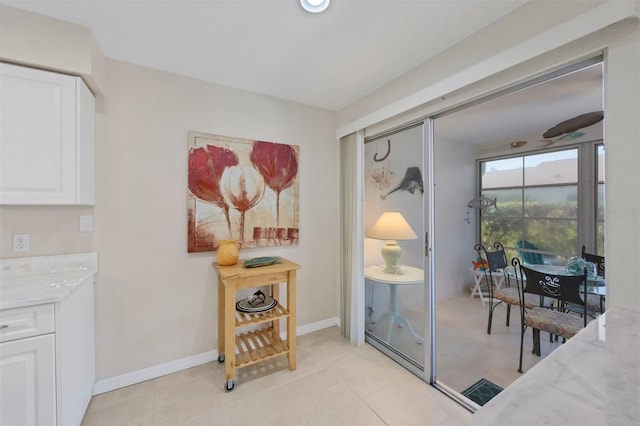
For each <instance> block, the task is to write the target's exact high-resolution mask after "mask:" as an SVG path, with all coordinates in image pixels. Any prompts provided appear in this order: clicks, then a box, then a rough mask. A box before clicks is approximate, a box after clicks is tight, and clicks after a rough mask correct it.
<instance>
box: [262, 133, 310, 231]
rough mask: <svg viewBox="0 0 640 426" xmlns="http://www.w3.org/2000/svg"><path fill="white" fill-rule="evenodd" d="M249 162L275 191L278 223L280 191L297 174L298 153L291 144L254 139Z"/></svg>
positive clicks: (278, 219) (277, 221)
mask: <svg viewBox="0 0 640 426" xmlns="http://www.w3.org/2000/svg"><path fill="white" fill-rule="evenodd" d="M250 159H251V162H252V163H253V165H254V166H255V168H256V169H257V170H258V171H259V172H260V174H261V175H262V177H263V178H264V181H265V183H266V184H267V186H268V187H269V188H271V189H272V190H273V191H274V192H275V193H276V224H277V225H278V226H279V225H280V192H282V191H284V190H285V189H287V188H288V187H289V186H291V184H292V183H293V182H294V181H295V180H296V176H297V175H298V155H297V154H296V151H295V150H294V149H293V147H292V146H291V145H285V144H282V143H273V142H264V141H255V142H254V143H253V147H252V148H251V155H250Z"/></svg>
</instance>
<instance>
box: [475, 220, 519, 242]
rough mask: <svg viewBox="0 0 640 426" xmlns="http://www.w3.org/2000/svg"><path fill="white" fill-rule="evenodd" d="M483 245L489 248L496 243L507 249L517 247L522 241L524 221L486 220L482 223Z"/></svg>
mask: <svg viewBox="0 0 640 426" xmlns="http://www.w3.org/2000/svg"><path fill="white" fill-rule="evenodd" d="M480 226H481V229H482V236H481V240H482V244H483V245H485V246H486V247H489V246H490V245H491V244H493V243H494V242H496V241H499V242H500V243H502V245H503V246H505V247H515V245H516V243H517V242H518V241H520V240H521V239H522V219H520V218H516V219H503V218H497V217H488V218H484V219H482V221H481V225H480Z"/></svg>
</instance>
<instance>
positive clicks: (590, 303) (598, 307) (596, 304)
mask: <svg viewBox="0 0 640 426" xmlns="http://www.w3.org/2000/svg"><path fill="white" fill-rule="evenodd" d="M585 250H586V247H585V246H582V255H581V257H582V258H583V259H584V260H585V261H587V262H591V263H594V264H595V265H596V272H597V273H598V275H599V276H601V277H603V278H604V277H605V275H604V274H605V269H604V256H600V255H597V254H592V253H587V252H586V251H585ZM587 309H588V310H589V311H591V312H592V313H595V314H602V313H604V296H599V295H597V294H587Z"/></svg>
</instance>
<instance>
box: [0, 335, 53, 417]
mask: <svg viewBox="0 0 640 426" xmlns="http://www.w3.org/2000/svg"><path fill="white" fill-rule="evenodd" d="M54 351H55V349H54V336H53V334H47V335H44V336H37V337H30V338H28V339H21V340H14V341H12V342H4V343H0V424H3V425H15V426H19V425H55V423H56V405H55V359H54Z"/></svg>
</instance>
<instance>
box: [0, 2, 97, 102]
mask: <svg viewBox="0 0 640 426" xmlns="http://www.w3.org/2000/svg"><path fill="white" fill-rule="evenodd" d="M0 60H2V61H5V62H13V63H16V64H21V65H26V66H33V67H35V68H47V69H50V70H53V71H59V72H62V73H67V74H74V75H78V76H81V77H82V78H83V79H84V81H85V82H86V83H87V86H88V87H89V89H91V91H92V92H93V93H95V94H99V93H100V92H101V87H102V86H103V84H104V78H105V75H104V57H103V55H102V50H101V49H100V46H98V43H97V42H96V40H95V38H94V36H93V32H92V31H91V29H90V28H87V27H83V26H81V25H71V24H68V23H66V22H62V21H59V20H56V19H51V18H48V17H46V16H42V15H38V14H35V13H31V12H27V11H25V10H22V9H16V8H14V7H10V6H5V5H2V4H0Z"/></svg>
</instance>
